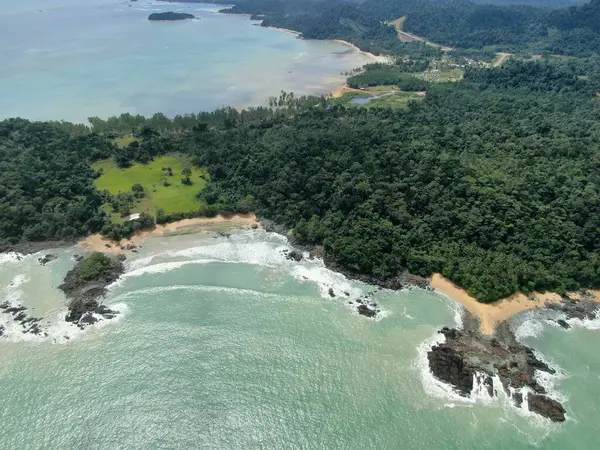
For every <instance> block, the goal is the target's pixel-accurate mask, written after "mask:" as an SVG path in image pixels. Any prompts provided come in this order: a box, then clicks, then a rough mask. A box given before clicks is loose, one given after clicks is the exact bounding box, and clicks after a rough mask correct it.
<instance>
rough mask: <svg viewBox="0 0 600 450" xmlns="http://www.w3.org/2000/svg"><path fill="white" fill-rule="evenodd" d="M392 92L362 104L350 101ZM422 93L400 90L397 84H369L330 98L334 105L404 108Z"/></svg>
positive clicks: (418, 98) (420, 98) (420, 96)
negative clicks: (364, 87) (361, 88)
mask: <svg viewBox="0 0 600 450" xmlns="http://www.w3.org/2000/svg"><path fill="white" fill-rule="evenodd" d="M389 92H393V95H385V96H383V97H381V98H378V99H375V100H372V101H370V102H369V103H365V104H362V105H359V104H356V103H352V100H354V99H355V98H366V97H374V96H377V95H382V94H386V93H389ZM423 98H425V96H424V95H423V93H417V92H405V91H400V90H399V89H398V87H397V86H371V87H369V90H365V91H360V92H359V91H352V92H346V93H344V95H342V96H341V97H338V98H336V99H331V100H330V101H331V102H332V103H333V104H334V105H343V106H346V107H362V108H406V107H407V106H408V102H409V101H411V100H422V99H423Z"/></svg>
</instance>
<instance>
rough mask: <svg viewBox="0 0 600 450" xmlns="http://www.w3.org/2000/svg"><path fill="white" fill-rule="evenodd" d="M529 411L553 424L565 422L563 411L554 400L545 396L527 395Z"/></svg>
mask: <svg viewBox="0 0 600 450" xmlns="http://www.w3.org/2000/svg"><path fill="white" fill-rule="evenodd" d="M527 404H528V406H529V410H530V411H533V412H535V413H537V414H539V415H540V416H543V417H547V418H548V419H550V420H551V421H553V422H564V421H565V409H564V408H563V407H562V405H561V404H560V403H558V402H557V401H556V400H554V399H551V398H550V397H547V396H545V395H540V394H529V396H528V398H527Z"/></svg>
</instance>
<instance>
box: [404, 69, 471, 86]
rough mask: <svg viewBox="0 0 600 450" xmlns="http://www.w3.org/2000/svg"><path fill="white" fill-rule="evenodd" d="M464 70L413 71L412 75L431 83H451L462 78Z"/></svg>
mask: <svg viewBox="0 0 600 450" xmlns="http://www.w3.org/2000/svg"><path fill="white" fill-rule="evenodd" d="M463 75H464V71H463V70H462V69H449V70H440V71H439V72H434V71H431V72H424V73H415V74H414V76H415V77H417V78H421V79H422V80H425V81H429V82H431V83H453V82H456V81H460V80H462V78H463Z"/></svg>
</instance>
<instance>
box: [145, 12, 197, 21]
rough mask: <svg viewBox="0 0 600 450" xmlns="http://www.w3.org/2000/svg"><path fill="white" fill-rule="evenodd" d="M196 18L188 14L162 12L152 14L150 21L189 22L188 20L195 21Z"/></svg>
mask: <svg viewBox="0 0 600 450" xmlns="http://www.w3.org/2000/svg"><path fill="white" fill-rule="evenodd" d="M195 18H196V16H194V15H193V14H187V13H177V12H172V11H168V12H162V13H152V14H150V15H149V16H148V20H151V21H156V22H158V21H175V20H187V19H195Z"/></svg>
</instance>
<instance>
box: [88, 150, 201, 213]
mask: <svg viewBox="0 0 600 450" xmlns="http://www.w3.org/2000/svg"><path fill="white" fill-rule="evenodd" d="M93 167H94V169H96V170H100V169H101V170H102V175H101V176H100V177H99V178H98V179H96V181H95V184H96V187H97V188H98V189H100V190H108V191H109V192H110V193H111V194H113V195H116V194H118V193H119V192H129V191H131V187H132V186H133V185H134V184H136V183H139V184H141V185H142V186H143V187H144V190H145V192H146V197H145V198H143V199H142V200H141V201H139V202H138V203H137V204H136V206H135V208H134V209H133V210H132V212H134V213H141V212H147V213H148V214H152V215H155V214H156V210H158V209H163V210H164V211H165V212H167V213H175V212H193V211H198V210H199V208H200V206H201V204H200V202H198V200H196V194H198V192H200V191H201V190H202V189H204V186H205V185H206V180H205V179H204V178H202V177H205V178H206V179H208V173H207V172H206V171H205V170H204V169H197V168H195V167H193V166H192V165H191V164H190V162H189V159H188V158H186V157H184V156H176V155H170V156H161V157H159V158H156V159H155V160H154V161H152V162H150V163H149V164H135V165H134V166H132V167H129V168H127V169H120V168H119V167H117V165H116V164H115V162H114V161H113V160H112V159H107V160H104V161H99V162H97V163H96V164H94V166H93ZM163 167H170V168H171V170H172V173H173V176H170V177H169V176H167V175H166V174H165V172H164V171H162V170H161V169H162V168H163ZM184 167H189V168H191V169H192V175H191V177H190V179H191V180H192V183H193V184H192V185H191V186H188V185H185V184H182V183H181V178H182V176H181V171H182V170H183V168H184ZM165 180H166V181H168V182H169V183H171V185H170V186H164V185H163V182H164V181H165ZM109 210H110V208H109ZM111 217H113V220H115V221H119V220H121V219H120V218H119V217H118V215H115V214H111Z"/></svg>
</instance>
